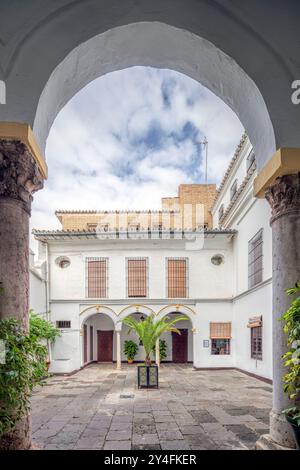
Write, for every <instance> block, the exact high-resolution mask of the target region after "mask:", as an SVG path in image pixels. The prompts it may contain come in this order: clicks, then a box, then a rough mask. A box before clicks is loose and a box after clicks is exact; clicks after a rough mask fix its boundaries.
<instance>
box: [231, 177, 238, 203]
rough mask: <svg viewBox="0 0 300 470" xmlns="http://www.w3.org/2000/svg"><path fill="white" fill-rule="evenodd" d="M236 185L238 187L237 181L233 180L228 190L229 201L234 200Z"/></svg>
mask: <svg viewBox="0 0 300 470" xmlns="http://www.w3.org/2000/svg"><path fill="white" fill-rule="evenodd" d="M237 185H238V181H237V180H234V182H233V184H232V186H231V188H230V200H232V199H233V198H234V196H235V195H236V192H237Z"/></svg>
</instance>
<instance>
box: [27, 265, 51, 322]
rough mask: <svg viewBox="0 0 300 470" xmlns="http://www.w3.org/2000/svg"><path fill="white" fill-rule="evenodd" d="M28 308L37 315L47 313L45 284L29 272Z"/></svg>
mask: <svg viewBox="0 0 300 470" xmlns="http://www.w3.org/2000/svg"><path fill="white" fill-rule="evenodd" d="M29 308H30V309H32V310H33V311H34V313H39V314H45V313H46V311H47V306H46V283H45V281H44V280H43V279H41V278H40V277H39V276H38V275H37V274H34V273H33V272H32V271H29Z"/></svg>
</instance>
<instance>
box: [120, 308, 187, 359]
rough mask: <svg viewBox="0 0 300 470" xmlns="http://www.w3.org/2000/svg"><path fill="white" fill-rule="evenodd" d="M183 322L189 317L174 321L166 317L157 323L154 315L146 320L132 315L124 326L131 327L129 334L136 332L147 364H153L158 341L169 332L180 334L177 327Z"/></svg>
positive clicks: (125, 320) (124, 321) (124, 322)
mask: <svg viewBox="0 0 300 470" xmlns="http://www.w3.org/2000/svg"><path fill="white" fill-rule="evenodd" d="M181 320H187V317H185V316H180V317H177V318H175V319H173V320H170V319H169V317H164V318H162V319H161V320H157V321H155V318H154V315H153V314H152V315H149V316H148V317H146V318H145V319H144V320H136V319H135V318H133V317H131V316H130V315H129V316H128V317H126V318H124V320H123V324H124V325H126V326H128V327H129V331H128V333H130V332H131V331H134V332H135V334H136V335H137V337H138V338H139V339H140V340H141V342H142V344H143V346H144V350H145V364H146V365H150V364H151V352H152V351H153V348H155V344H156V341H157V340H158V339H159V338H160V336H161V335H162V334H163V333H166V332H168V331H170V332H174V333H178V334H180V331H179V330H178V329H177V328H176V327H175V325H176V323H178V322H179V321H181Z"/></svg>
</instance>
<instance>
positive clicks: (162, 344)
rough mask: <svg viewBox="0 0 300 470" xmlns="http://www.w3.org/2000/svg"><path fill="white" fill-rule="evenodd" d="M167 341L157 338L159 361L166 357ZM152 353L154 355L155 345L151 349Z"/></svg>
mask: <svg viewBox="0 0 300 470" xmlns="http://www.w3.org/2000/svg"><path fill="white" fill-rule="evenodd" d="M167 349H168V346H167V342H166V341H165V340H164V339H160V340H159V358H160V360H161V361H163V360H164V359H166V357H167V355H168V354H167ZM152 352H153V354H154V355H155V347H154V348H153V349H152Z"/></svg>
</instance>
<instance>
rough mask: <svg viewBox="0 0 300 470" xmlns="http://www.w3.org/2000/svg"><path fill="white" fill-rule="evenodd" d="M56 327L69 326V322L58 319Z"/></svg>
mask: <svg viewBox="0 0 300 470" xmlns="http://www.w3.org/2000/svg"><path fill="white" fill-rule="evenodd" d="M56 328H71V322H70V321H69V320H58V321H57V322H56Z"/></svg>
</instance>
